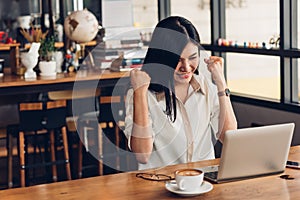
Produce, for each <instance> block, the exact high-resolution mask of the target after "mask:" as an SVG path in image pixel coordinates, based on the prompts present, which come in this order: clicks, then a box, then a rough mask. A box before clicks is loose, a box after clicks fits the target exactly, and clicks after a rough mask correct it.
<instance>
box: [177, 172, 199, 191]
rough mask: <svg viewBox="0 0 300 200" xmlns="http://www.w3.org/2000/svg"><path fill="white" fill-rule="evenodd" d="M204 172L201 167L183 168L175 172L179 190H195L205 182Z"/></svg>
mask: <svg viewBox="0 0 300 200" xmlns="http://www.w3.org/2000/svg"><path fill="white" fill-rule="evenodd" d="M203 177H204V172H203V171H201V170H199V169H181V170H177V171H176V172H175V180H176V184H177V187H178V189H179V190H182V191H187V192H190V191H195V190H197V189H199V188H200V187H201V185H202V183H203Z"/></svg>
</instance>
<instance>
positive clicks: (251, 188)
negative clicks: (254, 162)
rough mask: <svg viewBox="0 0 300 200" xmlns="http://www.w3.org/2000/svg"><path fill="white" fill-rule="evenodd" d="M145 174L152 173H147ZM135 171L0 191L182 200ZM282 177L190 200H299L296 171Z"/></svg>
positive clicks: (227, 186) (294, 152)
mask: <svg viewBox="0 0 300 200" xmlns="http://www.w3.org/2000/svg"><path fill="white" fill-rule="evenodd" d="M289 159H292V160H297V161H300V146H297V147H292V148H291V150H290V155H289ZM218 162H219V160H217V159H216V160H210V161H201V162H195V163H189V164H180V165H173V166H168V167H165V168H162V169H157V170H156V171H155V172H156V173H163V174H168V175H173V172H174V171H175V170H177V169H180V168H187V167H190V168H198V167H204V166H208V165H211V164H217V163H218ZM147 172H153V170H148V171H147ZM136 173H137V172H136V171H135V172H126V173H120V174H114V175H106V176H99V177H93V178H86V179H79V180H73V181H65V182H58V183H51V184H44V185H37V186H32V187H27V188H15V189H8V190H2V191H0V196H1V199H2V198H3V199H5V200H18V199H20V200H24V199H32V200H35V199H37V200H42V199H92V200H95V199H137V200H139V199H143V200H147V199H151V200H152V199H178V198H182V197H180V196H177V195H175V194H173V193H171V192H169V191H167V190H166V189H165V183H164V182H155V181H148V180H144V179H140V178H137V177H136ZM285 174H288V175H290V176H292V177H294V179H293V180H287V179H282V178H280V177H279V176H280V175H282V174H277V175H271V176H265V177H260V178H253V179H247V180H242V181H236V182H229V183H222V184H214V185H213V186H214V188H213V190H212V191H210V192H208V193H205V194H201V195H199V196H195V197H193V199H216V200H220V199H253V200H260V199H261V200H266V199H280V200H285V199H286V200H289V199H300V190H299V188H300V170H297V169H289V168H286V170H285Z"/></svg>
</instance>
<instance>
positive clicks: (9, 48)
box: [0, 43, 20, 51]
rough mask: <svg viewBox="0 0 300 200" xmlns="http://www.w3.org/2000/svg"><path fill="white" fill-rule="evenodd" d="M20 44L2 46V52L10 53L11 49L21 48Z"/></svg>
mask: <svg viewBox="0 0 300 200" xmlns="http://www.w3.org/2000/svg"><path fill="white" fill-rule="evenodd" d="M19 46H20V43H13V44H0V51H10V50H11V48H16V47H19Z"/></svg>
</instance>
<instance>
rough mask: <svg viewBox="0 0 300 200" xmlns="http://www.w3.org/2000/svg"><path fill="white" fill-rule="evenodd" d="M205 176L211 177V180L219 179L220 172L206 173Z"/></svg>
mask: <svg viewBox="0 0 300 200" xmlns="http://www.w3.org/2000/svg"><path fill="white" fill-rule="evenodd" d="M205 176H206V177H209V178H211V179H217V177H218V171H214V172H205Z"/></svg>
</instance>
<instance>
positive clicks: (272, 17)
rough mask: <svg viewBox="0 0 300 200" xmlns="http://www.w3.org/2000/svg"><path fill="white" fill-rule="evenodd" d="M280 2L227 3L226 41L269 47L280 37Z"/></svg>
mask: <svg viewBox="0 0 300 200" xmlns="http://www.w3.org/2000/svg"><path fill="white" fill-rule="evenodd" d="M279 19H280V18H279V0H264V1H257V0H256V1H245V0H237V1H232V0H227V1H226V39H227V40H232V41H237V43H238V44H243V43H244V42H247V43H249V42H254V43H258V44H259V45H260V46H261V45H262V42H265V43H266V44H267V45H268V44H269V41H270V39H271V37H275V39H276V38H278V36H279V31H280V28H279V22H280V21H279Z"/></svg>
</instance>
